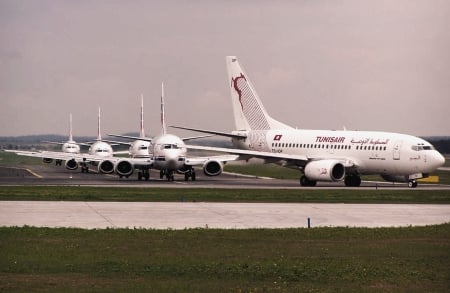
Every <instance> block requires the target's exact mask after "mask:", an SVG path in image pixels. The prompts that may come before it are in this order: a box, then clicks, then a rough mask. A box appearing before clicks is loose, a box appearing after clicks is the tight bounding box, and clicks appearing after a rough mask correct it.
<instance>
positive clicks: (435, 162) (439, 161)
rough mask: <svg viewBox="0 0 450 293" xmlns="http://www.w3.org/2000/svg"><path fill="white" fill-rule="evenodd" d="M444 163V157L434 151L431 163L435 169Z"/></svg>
mask: <svg viewBox="0 0 450 293" xmlns="http://www.w3.org/2000/svg"><path fill="white" fill-rule="evenodd" d="M444 164H445V158H444V156H443V155H441V154H440V153H439V152H435V154H434V156H433V165H435V166H436V169H437V168H439V167H441V166H443V165H444Z"/></svg>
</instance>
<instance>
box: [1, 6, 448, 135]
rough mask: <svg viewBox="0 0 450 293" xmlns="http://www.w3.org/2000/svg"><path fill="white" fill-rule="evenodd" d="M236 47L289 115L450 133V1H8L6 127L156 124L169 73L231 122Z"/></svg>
mask: <svg viewBox="0 0 450 293" xmlns="http://www.w3.org/2000/svg"><path fill="white" fill-rule="evenodd" d="M227 55H236V56H238V58H239V60H240V63H241V65H243V66H244V68H245V70H246V72H247V74H248V76H249V77H250V79H251V80H252V82H253V85H254V86H255V88H256V89H257V91H258V94H259V96H260V97H261V99H262V101H263V103H264V105H265V107H266V109H267V110H268V112H269V113H270V114H271V116H273V117H274V118H275V119H278V120H281V121H283V122H284V123H286V124H289V125H291V126H294V127H298V128H306V129H342V127H343V126H345V127H346V128H347V129H357V130H380V131H391V132H401V133H408V134H412V135H423V136H425V135H450V118H449V117H450V115H449V112H450V1H445V0H443V1H425V0H423V1H415V0H406V1H391V0H387V1H360V0H355V1H344V0H343V1H321V0H318V1H207V0H204V1H125V0H124V1H100V0H99V1H83V0H81V1H64V0H53V1H45V0H40V1H32V0H29V1H25V0H11V1H9V0H0V102H1V105H0V136H16V135H27V134H50V133H52V134H53V133H54V134H63V135H66V134H68V120H69V113H73V122H74V135H92V136H95V135H96V127H97V126H96V123H97V120H96V115H97V111H98V110H97V109H98V107H99V106H100V107H101V109H102V132H103V134H104V135H105V134H106V133H124V132H130V131H131V132H137V131H138V130H139V128H138V127H139V111H140V110H139V109H140V94H141V93H142V94H144V98H145V101H144V107H145V129H146V133H147V134H148V135H151V134H158V133H159V127H160V126H159V108H160V106H159V98H160V87H161V82H164V84H165V93H166V118H167V123H168V124H175V125H184V126H188V127H199V128H206V129H214V130H221V131H231V130H233V129H234V120H233V117H232V107H231V102H230V93H229V89H228V85H229V81H228V77H227V72H226V65H225V56H227ZM173 132H174V133H177V134H182V135H190V134H188V133H186V132H181V131H173Z"/></svg>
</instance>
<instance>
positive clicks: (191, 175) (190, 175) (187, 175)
mask: <svg viewBox="0 0 450 293" xmlns="http://www.w3.org/2000/svg"><path fill="white" fill-rule="evenodd" d="M189 178H191V179H192V181H195V170H194V168H191V169H189V171H187V172H186V173H184V181H189Z"/></svg>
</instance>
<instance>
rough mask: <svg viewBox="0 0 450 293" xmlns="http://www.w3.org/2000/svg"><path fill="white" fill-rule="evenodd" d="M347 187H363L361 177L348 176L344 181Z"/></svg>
mask: <svg viewBox="0 0 450 293" xmlns="http://www.w3.org/2000/svg"><path fill="white" fill-rule="evenodd" d="M344 183H345V186H348V187H359V186H361V177H359V176H358V175H347V176H345V180H344Z"/></svg>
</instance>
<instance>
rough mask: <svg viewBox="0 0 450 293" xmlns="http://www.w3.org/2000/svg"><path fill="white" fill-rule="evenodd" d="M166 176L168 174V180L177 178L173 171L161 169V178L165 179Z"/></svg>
mask: <svg viewBox="0 0 450 293" xmlns="http://www.w3.org/2000/svg"><path fill="white" fill-rule="evenodd" d="M164 176H166V178H167V181H174V180H175V178H174V176H173V171H169V170H164V169H162V170H160V171H159V178H160V179H163V178H164Z"/></svg>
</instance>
